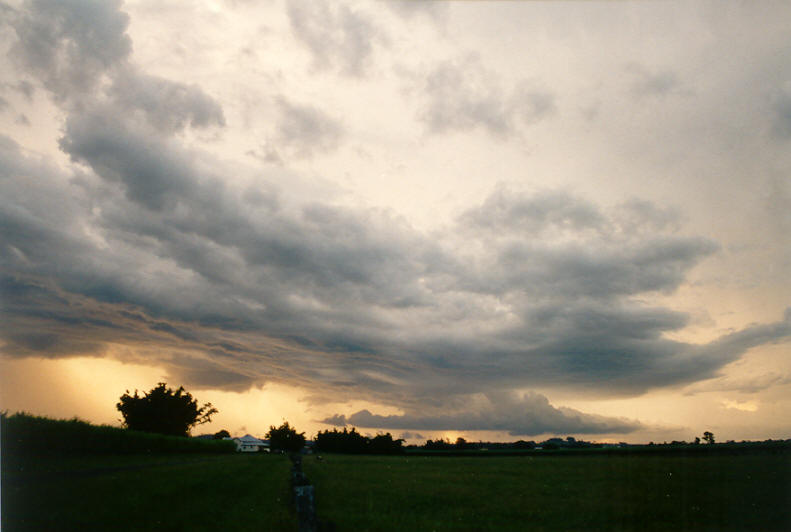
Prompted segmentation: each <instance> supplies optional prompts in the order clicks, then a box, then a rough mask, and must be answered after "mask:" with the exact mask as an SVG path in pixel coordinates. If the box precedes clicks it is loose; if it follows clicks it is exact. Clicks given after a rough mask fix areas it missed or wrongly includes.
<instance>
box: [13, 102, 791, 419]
mask: <svg viewBox="0 0 791 532" xmlns="http://www.w3.org/2000/svg"><path fill="white" fill-rule="evenodd" d="M147 131H148V130H147V129H145V128H144V129H143V130H141V131H138V130H135V129H134V127H133V125H129V124H125V123H123V122H122V121H111V120H107V119H105V118H103V117H102V116H101V115H98V116H97V115H94V114H90V113H86V114H72V116H71V117H70V118H69V120H68V121H67V127H66V129H65V131H64V140H63V142H62V146H63V147H64V149H65V150H67V152H68V153H70V155H72V157H74V158H75V160H77V161H80V162H82V163H84V164H85V165H86V167H87V168H88V169H90V173H86V174H81V175H76V176H74V177H73V178H72V179H71V180H68V179H64V177H65V176H63V175H62V173H59V171H58V170H55V169H52V168H49V167H47V166H46V165H45V164H43V163H42V162H40V161H36V160H35V159H31V158H30V157H29V156H25V155H23V154H22V153H21V150H20V148H19V147H18V146H16V145H14V144H13V142H11V141H8V140H7V141H6V142H4V143H2V144H0V147H2V149H3V150H4V157H3V161H4V164H3V166H2V167H1V168H0V169H1V170H2V173H0V177H1V178H2V179H0V187H1V189H2V192H3V194H2V197H3V199H4V201H3V202H2V204H0V205H2V210H1V211H0V214H2V216H3V218H2V220H3V221H2V226H3V228H4V231H3V235H4V236H3V244H4V246H5V248H6V249H7V250H8V252H7V253H6V257H7V259H6V262H5V263H4V271H6V272H8V273H9V274H14V272H17V274H18V273H19V272H22V271H24V272H25V274H26V275H28V276H32V278H33V279H43V280H45V281H46V283H48V284H51V285H53V286H54V287H56V288H57V291H58V292H57V293H60V294H62V295H61V296H59V297H61V298H66V299H67V301H71V299H72V298H77V299H78V300H79V301H82V303H81V304H80V305H76V304H74V303H71V302H69V303H63V304H59V305H56V303H55V301H56V299H53V298H54V296H52V297H51V298H49V299H46V300H41V301H40V302H38V303H37V302H36V300H35V299H31V298H27V299H24V298H23V299H24V301H27V302H26V303H24V305H23V304H22V303H21V301H23V299H19V300H18V301H19V302H18V303H16V304H15V305H13V306H12V305H9V306H7V307H6V308H5V309H4V311H5V312H6V313H8V314H9V315H11V316H13V317H14V319H13V320H11V319H9V320H8V321H7V323H8V324H9V327H13V330H15V331H17V332H18V331H21V330H23V328H22V329H21V328H20V327H21V326H22V324H23V323H26V324H27V325H26V327H27V330H30V331H31V332H32V331H38V333H40V334H49V333H50V332H52V331H55V332H54V333H52V334H58V335H62V336H63V337H64V339H63V341H62V342H61V343H62V345H69V344H68V340H69V338H85V337H90V338H99V339H101V341H109V338H115V341H123V340H124V339H126V340H125V341H128V342H130V343H132V344H134V343H137V342H146V343H148V344H151V343H152V342H153V343H156V344H158V345H162V346H166V347H167V349H170V350H178V349H188V350H190V351H191V352H192V353H204V354H203V355H201V357H198V358H197V359H196V358H195V356H194V355H190V357H188V359H189V360H193V359H195V360H199V361H200V363H201V364H203V365H206V366H207V367H209V368H213V369H210V370H201V371H197V370H196V371H189V367H190V366H189V364H187V363H186V362H184V360H187V359H179V360H181V362H176V358H171V359H170V360H171V362H170V364H171V366H172V367H173V368H174V369H173V371H174V373H175V372H177V371H178V373H179V374H180V375H183V376H184V378H189V379H194V381H195V384H197V385H204V386H208V385H216V386H222V385H223V383H226V384H225V385H226V386H229V387H231V388H233V389H238V387H241V386H243V385H244V383H253V382H260V380H261V379H282V380H288V381H291V382H303V383H311V384H312V385H314V386H327V387H329V388H334V389H336V390H340V392H339V393H340V395H342V396H343V395H344V394H346V396H348V397H354V396H355V395H354V394H358V395H359V394H360V393H368V394H370V395H371V396H372V397H378V398H380V399H381V400H383V401H390V402H394V403H400V404H405V405H408V404H410V403H411V402H415V401H418V402H425V401H428V400H430V399H431V398H432V397H436V398H438V399H441V398H442V397H444V396H447V395H453V394H457V393H458V390H459V388H460V387H461V388H463V389H466V390H469V391H470V393H474V392H486V391H490V390H491V389H493V388H499V387H504V388H509V387H513V388H517V387H525V386H538V385H542V386H572V387H579V388H582V389H593V390H595V389H602V390H607V392H608V393H616V392H619V391H620V393H640V392H641V391H644V390H645V389H649V388H653V387H657V386H663V385H672V384H681V383H687V382H692V381H694V380H697V379H701V378H706V377H710V376H713V375H715V374H716V371H717V370H718V369H719V368H721V367H722V366H723V365H725V364H727V363H728V362H730V361H733V360H734V359H735V358H738V356H740V354H741V353H743V352H744V351H745V350H746V349H749V348H750V347H751V346H754V345H759V344H760V343H764V342H768V341H772V339H775V338H781V337H784V335H788V326H787V323H786V322H780V323H778V324H773V325H771V326H755V327H752V328H749V329H747V330H745V331H744V332H743V333H741V334H737V335H735V336H731V337H726V338H724V339H722V340H721V341H719V342H715V343H712V344H710V346H709V347H708V349H703V348H701V347H699V346H692V345H689V344H684V343H681V342H673V341H670V340H667V339H664V337H663V334H664V333H665V332H667V331H674V330H679V329H680V328H682V327H684V326H685V324H686V323H687V317H686V316H685V315H684V314H682V313H678V312H675V311H673V310H671V309H666V308H661V307H650V306H647V305H645V304H644V303H641V302H640V301H639V297H638V296H640V295H641V294H645V293H650V292H651V291H672V290H673V289H675V288H677V287H678V286H679V285H680V284H681V283H682V282H683V281H684V278H685V273H686V272H687V271H688V270H689V268H691V267H692V266H694V265H695V264H696V263H697V262H698V261H699V260H701V259H702V258H703V257H705V256H706V255H708V254H709V253H711V252H712V250H713V249H714V247H713V245H712V244H711V243H710V242H708V241H705V240H700V239H695V238H688V237H682V236H674V235H673V234H672V233H662V231H661V230H659V229H657V227H658V226H657V225H656V223H655V219H656V213H657V212H659V211H658V209H656V208H652V207H647V206H646V205H645V204H639V207H640V208H637V209H631V211H630V213H631V214H630V217H628V218H627V219H628V220H630V221H631V222H633V221H634V220H635V216H639V215H640V213H642V214H643V215H644V217H645V218H646V220H647V221H646V222H645V223H637V224H634V227H635V230H634V231H631V230H630V227H632V225H629V226H621V225H619V224H620V223H621V220H622V217H619V216H620V215H616V214H612V213H611V212H609V211H606V210H603V209H601V208H599V207H597V206H596V205H594V204H591V203H589V202H586V201H584V200H582V199H580V198H576V197H573V196H570V195H567V194H563V193H546V194H540V195H538V196H521V195H519V194H513V193H504V192H498V193H495V195H494V196H493V197H491V198H489V199H487V200H485V201H484V202H483V203H482V204H481V207H479V208H478V209H473V210H470V211H468V212H467V213H464V214H463V215H462V216H461V217H460V220H459V224H458V226H457V227H455V228H453V229H452V230H450V231H449V232H447V233H443V234H439V235H433V236H432V237H431V238H428V236H427V235H422V234H420V233H417V232H415V231H414V230H412V229H411V228H409V226H407V225H405V224H403V223H402V222H399V221H398V220H396V219H393V218H391V217H389V216H387V215H386V214H384V213H377V212H356V211H351V210H347V209H343V208H339V207H331V206H328V205H322V204H318V203H311V204H294V205H290V204H288V203H284V202H283V201H284V200H282V199H280V198H279V196H278V195H277V194H275V193H273V192H268V191H267V189H266V188H264V189H262V190H259V191H258V193H257V194H256V195H255V198H257V199H255V198H254V199H255V201H252V200H251V197H252V196H251V195H250V191H249V190H243V191H237V190H234V189H232V188H230V187H229V185H228V184H226V183H225V182H224V181H223V180H222V179H221V173H220V172H221V169H222V167H221V166H218V167H212V166H211V165H210V164H206V162H205V161H203V162H201V164H200V165H198V164H195V162H194V157H192V154H191V153H189V152H187V151H184V150H182V149H181V148H180V147H178V145H176V144H173V143H164V144H163V143H160V144H158V145H156V146H155V145H154V144H152V141H151V139H150V138H149V137H148V136H147ZM155 148H156V149H155ZM28 175H35V176H37V179H36V180H33V181H31V180H26V179H23V178H22V176H28ZM484 211H486V212H490V213H491V216H490V217H488V218H487V217H486V216H484V215H483V212H484ZM621 211H622V209H621V208H620V207H619V208H616V209H615V210H614V211H613V212H616V213H619V212H621ZM660 218H661V217H660ZM509 220H511V221H510V222H509ZM652 223H653V224H654V225H651V224H652ZM659 226H662V227H663V226H664V223H660V224H659ZM646 227H648V228H649V229H646ZM86 228H89V229H90V230H89V231H88V232H86ZM647 233H648V234H647ZM53 293H55V292H53ZM4 299H5V300H6V301H12V299H11V298H4ZM13 301H17V300H13ZM86 302H90V304H88V303H86ZM25 305H27V306H25ZM28 307H30V308H28ZM93 307H95V308H93ZM55 308H57V309H59V310H58V312H57V313H54V314H53V311H52V309H55ZM91 309H92V310H91ZM129 309H136V311H135V312H136V313H137V314H139V315H140V316H143V317H144V319H142V320H132V319H131V318H130V317H129V316H128V315H124V314H121V311H122V310H123V311H126V312H128V310H129ZM43 310H47V312H49V313H45V312H43ZM100 315H101V316H104V318H103V319H104V320H105V321H106V322H108V323H110V324H113V325H114V326H115V329H112V328H111V327H109V326H107V327H104V326H102V325H101V323H100V322H97V321H95V320H94V321H89V320H93V319H94V318H97V317H98V316H100ZM63 323H68V324H69V326H68V327H65V326H61V324H63ZM761 327H764V328H761ZM11 330H12V329H9V331H11ZM119 331H121V332H119ZM227 336H230V337H232V339H233V341H232V342H229V341H228V338H226V337H227ZM47 338H50V340H52V337H45V336H41V337H33V336H27V337H15V338H13V343H12V344H9V346H18V347H19V351H14V348H9V349H11V351H10V352H12V353H16V354H18V355H19V354H26V353H27V354H30V353H32V352H35V351H36V350H37V349H47V348H48V346H53V345H55V344H54V343H53V342H49V341H45V340H47ZM48 342H49V343H48ZM231 345H233V346H235V347H234V348H233V349H229V348H228V346H231ZM95 349H96V350H100V346H96V348H95ZM66 352H71V351H70V350H68V349H66V350H65V351H62V350H55V353H66ZM201 367H203V366H201ZM212 371H217V373H218V375H221V376H222V375H225V377H223V378H222V379H214V378H211V372H212ZM257 379H258V380H257ZM362 390H365V392H362Z"/></svg>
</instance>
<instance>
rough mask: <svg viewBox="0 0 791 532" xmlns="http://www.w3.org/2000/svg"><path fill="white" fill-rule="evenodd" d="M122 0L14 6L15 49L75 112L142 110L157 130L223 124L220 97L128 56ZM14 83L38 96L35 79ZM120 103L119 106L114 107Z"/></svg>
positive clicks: (48, 0) (136, 113)
mask: <svg viewBox="0 0 791 532" xmlns="http://www.w3.org/2000/svg"><path fill="white" fill-rule="evenodd" d="M120 7H121V2H120V1H109V2H106V1H94V0H69V1H63V2H61V1H55V0H35V1H29V2H26V3H25V4H24V6H23V9H21V10H19V11H18V12H16V13H15V16H14V17H13V19H12V21H11V25H12V27H13V29H14V31H15V33H16V36H17V38H18V40H17V42H16V43H15V44H14V45H13V46H12V49H11V57H12V58H13V59H14V60H16V62H17V63H18V66H19V67H20V68H21V69H22V70H23V71H24V72H26V73H27V74H28V75H30V76H32V77H34V78H36V79H37V80H38V81H39V82H40V83H41V84H42V85H43V86H44V87H45V88H46V89H48V90H49V91H50V94H51V95H52V97H53V98H54V99H55V100H56V101H58V102H61V103H63V104H64V105H66V106H67V107H68V108H69V109H74V110H75V112H85V110H86V109H88V110H91V112H94V113H95V112H96V108H97V106H102V107H105V108H107V109H106V110H105V114H106V115H107V116H112V117H113V118H115V117H116V116H123V119H124V120H125V121H129V120H130V119H131V118H132V117H134V118H140V119H142V120H143V121H144V122H146V123H147V124H148V125H149V126H151V127H153V128H154V129H155V130H157V132H159V133H164V134H170V133H173V132H175V131H179V130H181V129H183V128H184V127H186V126H191V127H193V128H196V127H207V126H210V125H216V126H223V125H224V124H225V119H224V116H223V112H222V108H221V107H220V105H219V104H218V103H217V102H216V101H215V100H214V99H213V98H211V97H210V96H209V95H207V94H205V93H204V92H203V90H202V89H200V88H199V87H197V86H195V85H188V84H185V83H180V82H174V81H169V80H166V79H163V78H160V77H157V76H151V75H147V74H145V73H142V72H140V71H139V70H138V69H137V68H136V67H135V66H134V65H133V64H131V62H130V60H129V59H130V55H131V51H132V41H131V39H130V38H129V36H128V35H127V34H126V29H127V27H128V25H129V16H128V15H127V14H126V13H124V12H122V11H121V10H120ZM16 88H17V89H18V90H20V91H22V92H23V94H25V95H26V97H28V98H30V97H32V93H33V90H34V86H33V84H32V83H30V82H29V81H20V82H19V83H17V84H16ZM111 107H114V109H110V108H111Z"/></svg>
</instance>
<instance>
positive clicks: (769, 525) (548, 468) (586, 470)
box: [303, 452, 791, 531]
mask: <svg viewBox="0 0 791 532" xmlns="http://www.w3.org/2000/svg"><path fill="white" fill-rule="evenodd" d="M323 458H324V459H323V460H322V461H318V460H315V459H313V458H310V457H308V458H306V459H305V461H304V465H303V467H304V470H305V473H306V474H307V476H308V478H310V479H311V481H312V482H313V484H314V485H315V486H316V497H317V504H318V514H319V516H320V517H321V518H322V519H325V520H330V521H332V522H334V523H335V524H336V526H337V529H338V530H437V531H440V530H641V531H642V530H674V531H675V530H695V531H699V530H762V531H772V530H791V455H789V454H788V452H776V453H772V452H753V453H741V454H735V455H723V454H719V453H712V454H708V455H707V454H694V455H682V454H678V455H674V454H665V455H645V454H641V453H636V454H631V455H629V454H624V455H604V454H602V455H593V454H591V455H585V456H568V455H567V456H561V455H556V456H542V457H538V456H536V457H532V458H531V457H528V456H522V457H497V456H493V457H487V458H483V457H480V458H478V457H476V458H464V457H427V456H399V457H373V456H343V455H329V456H326V455H325V456H324V457H323Z"/></svg>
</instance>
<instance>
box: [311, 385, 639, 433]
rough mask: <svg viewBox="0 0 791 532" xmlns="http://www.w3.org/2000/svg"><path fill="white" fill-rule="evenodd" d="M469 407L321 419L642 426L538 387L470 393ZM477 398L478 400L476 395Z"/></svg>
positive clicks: (440, 426) (588, 429)
mask: <svg viewBox="0 0 791 532" xmlns="http://www.w3.org/2000/svg"><path fill="white" fill-rule="evenodd" d="M469 399H470V402H471V403H472V404H471V408H470V409H468V410H465V411H462V412H455V413H448V412H447V411H446V410H440V411H437V412H436V413H434V414H426V413H425V412H419V411H414V412H409V413H407V414H404V415H390V416H381V415H376V414H372V413H371V412H369V411H368V410H360V411H359V412H356V413H354V414H352V415H350V416H349V417H346V416H343V415H337V414H336V415H335V416H332V417H329V418H327V419H325V420H323V421H322V422H323V423H327V424H329V425H336V426H343V425H354V426H358V427H363V428H389V429H410V430H458V431H478V430H490V431H500V432H507V433H508V434H510V435H511V436H535V435H538V434H546V433H555V434H605V433H617V434H626V433H629V432H634V431H636V430H640V429H642V428H644V426H643V425H642V424H641V423H639V422H637V421H633V420H627V419H620V418H612V417H604V416H596V415H591V414H585V413H582V412H579V411H577V410H573V409H570V408H556V407H554V406H552V405H551V404H550V403H549V400H548V399H547V398H546V397H544V396H543V395H540V394H537V393H526V394H523V395H520V394H516V393H497V392H490V393H488V394H486V395H485V396H483V397H478V398H475V397H470V398H469ZM476 399H477V401H476Z"/></svg>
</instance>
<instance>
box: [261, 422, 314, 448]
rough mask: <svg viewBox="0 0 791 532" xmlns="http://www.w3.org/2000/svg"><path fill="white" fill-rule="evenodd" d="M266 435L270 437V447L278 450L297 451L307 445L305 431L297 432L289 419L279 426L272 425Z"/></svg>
mask: <svg viewBox="0 0 791 532" xmlns="http://www.w3.org/2000/svg"><path fill="white" fill-rule="evenodd" d="M266 437H267V438H268V439H269V447H270V448H271V449H274V450H277V451H290V452H297V451H299V450H301V449H302V448H303V447H304V446H305V433H304V432H297V431H296V429H294V428H292V427H291V426H290V425H289V424H288V421H286V422H284V423H283V424H282V425H280V426H279V427H275V426H270V427H269V432H267V433H266Z"/></svg>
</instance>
